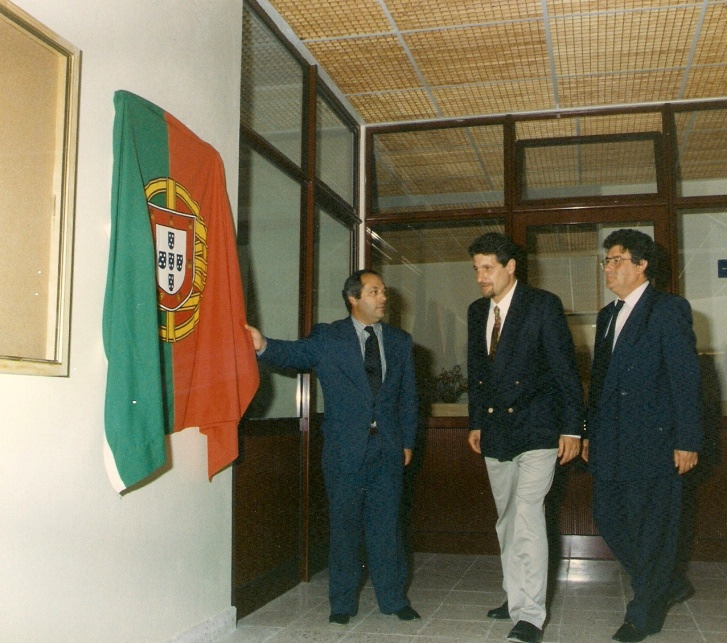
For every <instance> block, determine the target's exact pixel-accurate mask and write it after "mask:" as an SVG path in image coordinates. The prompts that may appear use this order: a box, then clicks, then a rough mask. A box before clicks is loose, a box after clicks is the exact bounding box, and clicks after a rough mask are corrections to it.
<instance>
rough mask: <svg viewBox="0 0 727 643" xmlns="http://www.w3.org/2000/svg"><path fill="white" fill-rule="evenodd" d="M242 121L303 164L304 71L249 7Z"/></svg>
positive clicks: (244, 38) (244, 32) (245, 16)
mask: <svg viewBox="0 0 727 643" xmlns="http://www.w3.org/2000/svg"><path fill="white" fill-rule="evenodd" d="M240 119H241V122H242V123H243V124H244V125H247V126H248V127H249V128H251V129H253V130H255V132H257V133H258V134H260V135H261V136H263V137H264V138H265V139H266V140H267V141H268V142H269V143H271V144H272V145H274V146H275V147H276V148H277V149H278V150H279V151H281V152H282V153H283V154H285V155H286V156H287V157H288V158H289V159H290V160H291V161H293V162H294V163H295V164H296V165H301V162H302V157H301V149H302V145H301V141H302V140H303V69H302V68H301V66H300V64H299V63H298V62H297V61H296V60H295V59H294V58H293V56H292V55H291V54H290V52H289V51H288V50H287V49H286V48H285V47H284V46H283V44H282V43H281V42H280V41H279V40H278V39H277V38H276V37H275V36H274V35H273V34H272V32H271V31H270V30H269V29H268V27H267V26H266V25H265V23H264V22H263V21H262V20H261V19H260V18H258V16H256V15H255V14H254V13H253V12H252V11H250V9H249V8H248V7H247V6H244V7H243V19H242V87H241V103H240Z"/></svg>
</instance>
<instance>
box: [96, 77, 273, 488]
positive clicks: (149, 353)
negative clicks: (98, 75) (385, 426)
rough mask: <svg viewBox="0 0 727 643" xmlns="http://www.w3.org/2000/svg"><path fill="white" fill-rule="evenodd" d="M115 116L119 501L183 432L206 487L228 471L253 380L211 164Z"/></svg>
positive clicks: (156, 114) (108, 332) (140, 104)
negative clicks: (202, 460)
mask: <svg viewBox="0 0 727 643" xmlns="http://www.w3.org/2000/svg"><path fill="white" fill-rule="evenodd" d="M114 106H115V108H116V117H115V120H114V170H113V180H112V195H111V246H110V250H109V269H108V276H107V282H106V295H105V299H104V311H103V341H104V348H105V351H106V356H107V358H108V373H107V381H106V408H105V427H106V444H105V450H104V452H105V461H106V468H107V472H108V475H109V478H110V479H111V483H112V485H113V487H114V488H115V489H116V490H117V491H122V490H123V489H126V488H127V487H129V486H131V485H133V484H135V483H137V482H139V481H141V480H143V479H144V478H146V477H147V476H149V475H150V474H152V473H153V472H154V471H156V470H157V469H158V468H159V467H161V466H162V465H163V464H164V463H165V462H166V460H167V454H166V451H167V445H166V439H165V435H166V434H168V433H171V432H172V431H179V430H181V429H184V428H187V427H199V430H200V431H201V432H202V433H203V434H205V435H206V436H207V456H208V475H209V477H210V478H211V477H212V476H213V475H214V474H215V473H217V472H218V471H220V470H221V469H223V468H224V467H225V466H227V465H228V464H230V463H231V462H232V461H233V460H234V459H235V458H236V457H237V454H238V444H237V425H238V422H239V420H240V418H241V416H242V414H243V413H244V412H245V409H246V408H247V406H248V404H249V403H250V400H251V399H252V396H253V395H254V394H255V391H256V390H257V386H258V381H259V379H258V370H257V360H256V357H255V351H254V348H253V345H252V338H251V335H250V333H249V332H248V331H247V330H246V329H245V322H246V320H245V304H244V299H243V293H242V282H241V279H240V268H239V263H238V258H237V247H236V244H235V230H234V226H233V223H232V213H231V210H230V205H229V199H228V196H227V191H226V187H225V176H224V168H223V165H222V159H221V158H220V155H219V154H218V153H217V151H216V150H215V149H214V148H213V147H212V146H210V145H209V144H207V143H205V142H204V141H202V140H200V139H199V138H198V137H197V136H195V134H193V133H192V132H191V131H190V130H189V129H187V128H186V127H185V126H184V125H183V124H182V123H180V122H179V121H178V120H177V119H176V118H174V117H173V116H171V115H170V114H167V113H166V112H165V111H164V110H162V109H160V108H159V107H157V106H156V105H153V104H152V103H150V102H148V101H146V100H144V99H143V98H140V97H139V96H136V95H134V94H132V93H130V92H126V91H118V92H116V94H115V95H114Z"/></svg>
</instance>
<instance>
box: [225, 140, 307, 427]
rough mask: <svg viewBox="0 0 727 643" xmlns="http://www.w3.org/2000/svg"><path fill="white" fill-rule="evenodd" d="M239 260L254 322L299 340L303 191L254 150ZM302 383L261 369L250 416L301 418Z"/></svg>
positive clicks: (245, 164)
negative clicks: (299, 389)
mask: <svg viewBox="0 0 727 643" xmlns="http://www.w3.org/2000/svg"><path fill="white" fill-rule="evenodd" d="M240 153H241V155H240V214H239V222H238V255H239V257H240V258H241V261H243V262H244V263H243V264H242V266H241V269H242V278H243V284H244V285H245V301H246V304H247V309H248V319H249V323H250V324H252V325H253V326H256V327H258V328H259V329H260V330H261V332H262V333H263V334H264V335H266V336H268V337H274V338H277V339H297V338H298V318H299V288H300V285H299V280H298V274H299V269H300V202H301V186H300V185H299V184H298V182H297V181H294V180H293V179H291V178H289V177H288V176H287V175H286V174H284V173H283V172H281V171H280V170H278V169H277V168H276V167H275V166H274V165H272V164H271V163H270V162H269V161H267V160H266V159H265V158H263V157H262V156H260V155H259V154H258V153H257V152H254V151H252V150H250V149H249V148H244V147H243V148H242V149H241V151H240ZM299 414H300V411H299V403H298V378H297V376H296V374H295V373H288V372H281V371H279V370H277V369H273V368H270V367H268V366H266V365H265V364H262V363H261V364H260V388H259V390H258V393H257V395H256V396H255V398H254V399H253V401H252V404H251V405H250V407H249V409H248V412H247V414H246V417H248V418H251V419H252V418H277V417H296V416H298V415H299Z"/></svg>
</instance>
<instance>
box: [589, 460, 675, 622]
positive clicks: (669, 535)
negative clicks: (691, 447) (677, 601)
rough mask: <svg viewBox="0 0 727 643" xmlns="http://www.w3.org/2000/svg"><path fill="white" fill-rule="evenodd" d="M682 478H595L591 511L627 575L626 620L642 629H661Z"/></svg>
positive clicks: (671, 575) (672, 580)
mask: <svg viewBox="0 0 727 643" xmlns="http://www.w3.org/2000/svg"><path fill="white" fill-rule="evenodd" d="M681 499H682V480H681V478H680V477H679V476H678V475H676V474H674V475H668V476H664V477H660V478H640V479H634V480H628V481H614V480H602V479H599V478H594V481H593V516H594V518H595V521H596V526H597V527H598V530H599V531H600V532H601V535H602V536H603V538H604V540H605V541H606V544H607V545H608V546H609V547H610V548H611V551H612V552H613V554H614V555H615V556H616V558H618V560H619V562H620V563H621V564H622V565H623V566H624V569H625V570H626V572H627V573H628V575H629V577H630V579H631V587H632V588H633V591H634V597H633V599H632V600H631V601H630V602H629V604H628V605H627V607H626V620H627V621H629V622H630V623H632V624H633V625H634V626H635V627H637V628H638V629H639V630H642V631H644V632H649V631H651V632H656V631H659V629H661V625H662V622H663V620H664V608H665V605H666V601H667V599H668V597H669V593H670V588H671V587H673V585H674V583H675V580H676V579H675V577H676V575H677V570H676V567H677V545H678V541H679V520H680V513H681Z"/></svg>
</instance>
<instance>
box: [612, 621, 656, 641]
mask: <svg viewBox="0 0 727 643" xmlns="http://www.w3.org/2000/svg"><path fill="white" fill-rule="evenodd" d="M646 636H647V634H646V632H642V631H641V630H639V629H637V628H636V626H635V625H633V624H631V623H629V622H628V621H624V624H623V625H622V626H621V627H619V628H618V630H616V634H614V635H613V636H612V637H611V638H612V639H613V640H614V641H622V643H637V642H638V641H643V640H644V639H645V638H646Z"/></svg>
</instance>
